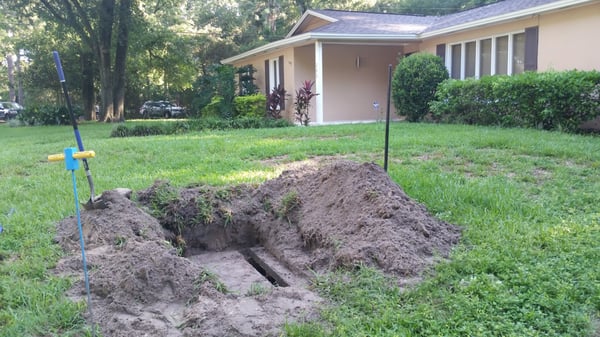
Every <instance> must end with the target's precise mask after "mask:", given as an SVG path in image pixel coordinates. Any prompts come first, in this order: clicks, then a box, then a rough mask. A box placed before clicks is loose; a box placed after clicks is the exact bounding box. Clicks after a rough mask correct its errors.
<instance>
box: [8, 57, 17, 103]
mask: <svg viewBox="0 0 600 337" xmlns="http://www.w3.org/2000/svg"><path fill="white" fill-rule="evenodd" d="M6 65H7V68H8V99H9V100H10V101H12V102H14V101H15V65H14V62H13V55H12V54H8V55H7V56H6Z"/></svg>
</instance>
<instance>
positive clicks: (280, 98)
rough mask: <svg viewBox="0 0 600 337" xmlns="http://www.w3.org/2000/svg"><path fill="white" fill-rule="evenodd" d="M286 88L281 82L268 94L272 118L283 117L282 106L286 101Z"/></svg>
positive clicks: (269, 111)
mask: <svg viewBox="0 0 600 337" xmlns="http://www.w3.org/2000/svg"><path fill="white" fill-rule="evenodd" d="M285 96H286V90H285V89H284V88H283V87H282V86H281V84H279V85H278V86H277V87H276V88H273V91H271V93H270V94H269V96H267V114H268V115H269V117H271V118H275V119H279V118H281V108H282V107H283V103H284V102H285Z"/></svg>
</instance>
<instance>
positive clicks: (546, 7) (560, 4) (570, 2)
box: [419, 0, 594, 39]
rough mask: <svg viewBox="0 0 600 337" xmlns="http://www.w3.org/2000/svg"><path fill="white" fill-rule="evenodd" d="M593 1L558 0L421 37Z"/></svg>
mask: <svg viewBox="0 0 600 337" xmlns="http://www.w3.org/2000/svg"><path fill="white" fill-rule="evenodd" d="M592 1H594V0H563V1H556V2H552V3H549V4H545V5H542V6H537V7H532V8H527V9H524V10H520V11H517V12H511V13H506V14H502V15H498V16H494V17H490V18H485V19H481V20H476V21H472V22H467V23H464V24H460V25H454V26H450V27H447V28H442V29H439V30H435V31H431V32H426V33H423V34H420V35H419V37H421V38H423V39H425V38H430V37H434V36H437V35H443V34H448V33H455V32H458V31H462V30H468V29H475V28H479V27H481V26H486V25H490V24H496V23H501V22H505V21H510V20H516V19H520V18H523V17H527V16H531V15H537V14H541V13H545V12H550V11H554V10H559V9H562V8H565V7H572V6H577V5H581V4H585V3H588V2H592Z"/></svg>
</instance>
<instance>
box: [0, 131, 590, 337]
mask: <svg viewBox="0 0 600 337" xmlns="http://www.w3.org/2000/svg"><path fill="white" fill-rule="evenodd" d="M111 129H112V126H111V125H104V124H84V125H82V126H81V127H80V130H81V135H82V137H83V141H84V144H85V146H86V149H91V150H95V151H96V153H97V157H96V158H94V159H91V160H90V167H91V170H92V172H93V175H94V181H95V183H96V189H97V190H98V191H102V190H107V189H112V188H116V187H128V188H132V189H134V190H138V189H142V188H147V187H148V186H150V185H151V184H152V183H153V182H154V180H156V179H166V180H169V181H170V183H171V184H172V185H173V186H184V185H188V184H192V183H198V182H200V183H208V184H212V185H217V186H226V185H230V184H238V183H260V182H262V181H264V180H265V179H269V178H273V177H275V176H277V175H278V174H279V173H280V172H281V170H282V169H283V168H284V167H285V164H286V163H289V162H292V161H299V160H304V159H309V158H311V157H313V156H343V157H345V158H348V159H352V160H357V161H375V162H377V163H379V164H382V163H383V158H382V153H383V143H384V139H383V135H384V126H383V125H382V124H366V125H362V124H361V125H338V126H320V127H309V128H300V127H298V128H284V129H261V130H238V131H232V132H224V131H218V132H217V131H215V132H202V133H200V132H197V133H188V134H182V135H176V136H154V137H135V138H110V137H109V134H110V132H111ZM390 134H391V139H390V166H389V173H390V176H391V177H392V178H393V180H394V181H396V182H397V183H398V184H399V185H400V186H402V188H403V189H404V190H405V191H406V192H407V193H408V194H409V195H410V196H411V197H412V198H414V199H416V200H418V201H420V202H422V203H424V204H425V205H426V206H427V208H428V209H429V210H430V212H431V213H432V214H434V215H435V216H437V217H439V218H441V219H443V220H445V221H448V222H452V223H455V224H459V225H461V226H463V227H464V236H463V239H462V242H461V244H460V245H459V246H458V247H457V248H456V249H455V251H454V252H453V254H452V259H451V260H449V261H446V262H443V263H441V264H439V265H437V266H436V267H435V268H434V269H433V270H431V271H429V272H428V274H427V277H426V280H425V281H424V282H423V283H422V284H420V285H418V286H416V287H415V288H414V289H410V290H406V291H400V290H399V289H397V288H396V287H394V283H393V281H391V280H388V279H386V278H385V277H383V276H382V275H380V274H379V273H377V272H375V271H373V270H369V269H361V270H358V271H354V272H339V273H334V274H331V275H324V276H323V277H321V278H320V279H319V280H318V282H317V283H316V287H317V289H319V291H320V292H321V293H322V294H323V295H324V296H326V297H328V298H330V299H332V301H333V303H335V305H333V306H331V307H330V308H326V309H325V310H324V312H323V319H322V321H321V322H319V323H312V324H298V325H289V326H287V327H286V333H287V335H288V336H371V337H374V336H598V334H599V333H600V332H599V330H598V329H599V328H598V325H599V324H600V323H599V322H600V318H599V316H598V315H599V312H600V264H599V263H598V261H600V248H599V247H600V211H599V208H598V205H600V193H598V191H600V179H598V177H599V176H600V139H599V138H597V137H590V136H577V135H566V134H561V133H551V132H539V131H535V130H520V129H508V130H506V129H496V128H481V127H471V126H454V125H428V124H405V123H397V124H392V126H391V130H390ZM0 144H2V147H0V158H1V160H2V169H1V170H0V200H2V202H1V203H0V223H1V224H2V226H3V227H4V232H3V233H2V234H0V336H69V335H72V336H79V335H86V334H87V335H89V332H87V328H86V327H85V325H84V320H83V318H82V313H83V312H84V309H85V304H84V303H71V302H69V301H68V300H67V299H66V298H65V297H64V295H63V293H64V291H65V290H66V289H68V288H69V286H70V281H69V280H65V279H61V278H57V277H55V276H53V275H52V272H51V271H50V270H49V269H51V268H52V267H53V266H54V265H55V264H56V262H57V261H58V259H59V258H60V256H61V254H62V253H61V251H60V249H59V247H58V246H56V245H55V244H53V235H54V228H55V223H56V222H57V221H58V220H60V219H62V218H64V217H66V216H69V215H72V214H73V213H74V205H73V202H74V201H73V196H72V186H71V181H70V174H69V173H68V172H67V171H66V170H65V168H64V166H63V164H60V163H52V164H50V163H47V162H46V161H45V158H46V156H47V155H49V154H53V153H60V152H62V149H63V148H64V147H69V146H74V144H75V143H74V137H73V134H72V130H71V129H70V128H69V127H67V126H63V127H34V128H10V127H8V126H7V125H0ZM77 176H78V178H77V179H78V188H79V194H80V198H81V199H82V201H84V200H86V199H87V193H89V190H88V189H87V182H86V180H85V176H84V174H83V172H82V170H80V171H78V172H77ZM594 334H595V335H594Z"/></svg>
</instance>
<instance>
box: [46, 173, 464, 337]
mask: <svg viewBox="0 0 600 337" xmlns="http://www.w3.org/2000/svg"><path fill="white" fill-rule="evenodd" d="M102 199H103V200H104V202H105V203H106V205H107V208H106V209H102V210H92V211H84V212H83V213H82V223H83V228H84V233H85V240H86V241H85V243H86V249H87V251H86V253H87V257H88V264H89V266H90V270H91V274H90V288H91V292H92V303H93V304H92V308H93V309H94V315H95V317H94V318H95V322H96V323H97V324H99V326H100V327H101V328H102V333H103V334H104V336H133V335H136V336H137V335H152V336H197V335H202V336H225V335H226V336H270V335H273V336H277V335H279V334H280V328H281V326H282V325H283V324H284V323H285V322H290V321H299V320H300V321H301V320H304V319H313V318H315V317H316V314H315V312H316V310H317V309H316V308H317V307H318V306H319V305H320V303H322V300H321V299H320V298H319V297H318V296H317V295H315V294H314V293H312V292H311V291H310V290H309V289H308V288H307V284H308V281H307V280H308V279H309V277H308V274H309V273H308V271H309V270H311V271H317V272H327V271H330V270H333V269H335V268H338V267H345V268H354V267H357V266H362V265H368V266H373V267H376V268H379V269H380V270H382V271H383V272H385V273H387V274H389V275H392V276H394V277H397V278H398V280H399V283H400V284H403V283H409V282H414V281H415V280H416V279H418V277H419V275H420V274H421V272H422V271H423V270H424V269H425V268H427V267H428V266H430V265H431V264H432V263H434V259H435V257H445V256H447V254H448V253H449V251H450V249H451V247H452V245H453V244H455V243H456V242H457V241H458V240H459V237H460V230H459V229H458V228H457V227H456V226H453V225H451V224H448V223H445V222H442V221H439V220H437V219H435V218H433V217H431V216H430V215H429V214H428V213H427V211H426V209H425V208H424V207H423V206H422V205H420V204H418V203H416V202H414V201H412V200H411V199H410V198H409V197H408V196H406V195H405V194H404V192H403V191H402V189H401V188H400V187H399V186H398V185H396V184H395V183H394V182H393V181H392V180H391V179H390V178H389V177H388V175H387V174H386V173H385V172H384V171H383V170H382V169H381V168H380V167H379V166H377V165H375V164H369V163H367V164H357V163H354V162H350V161H337V162H334V163H333V164H330V165H326V166H323V167H318V166H302V167H298V168H295V169H294V170H290V171H286V172H284V173H283V174H282V175H281V176H280V177H278V178H276V179H273V180H270V181H267V182H265V183H264V184H262V185H260V186H258V187H256V186H246V185H240V186H230V187H224V188H217V187H210V186H190V187H188V188H184V189H176V188H174V187H172V186H170V185H169V184H168V183H166V182H157V183H155V184H154V185H153V186H151V187H150V188H148V189H146V190H143V191H139V192H138V194H137V203H134V202H132V201H130V200H129V199H127V198H126V197H125V196H124V195H123V194H121V193H117V192H116V191H108V192H105V193H104V194H103V197H102ZM150 214H152V215H150ZM56 240H57V242H59V243H60V244H61V245H62V246H63V247H64V248H65V250H66V251H67V252H69V255H67V257H66V258H64V259H63V260H62V261H61V262H60V263H59V265H58V267H57V272H59V273H60V274H63V275H64V274H67V275H73V276H76V277H79V278H80V279H82V275H81V274H82V273H81V256H80V251H79V243H78V233H77V224H76V219H75V218H73V217H69V218H66V219H64V220H63V221H61V222H60V223H59V224H58V235H57V239H56ZM70 295H71V296H73V297H74V298H76V299H83V298H84V286H83V281H82V280H80V281H79V282H78V283H77V284H76V285H75V287H74V288H73V289H72V291H71V294H70Z"/></svg>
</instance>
